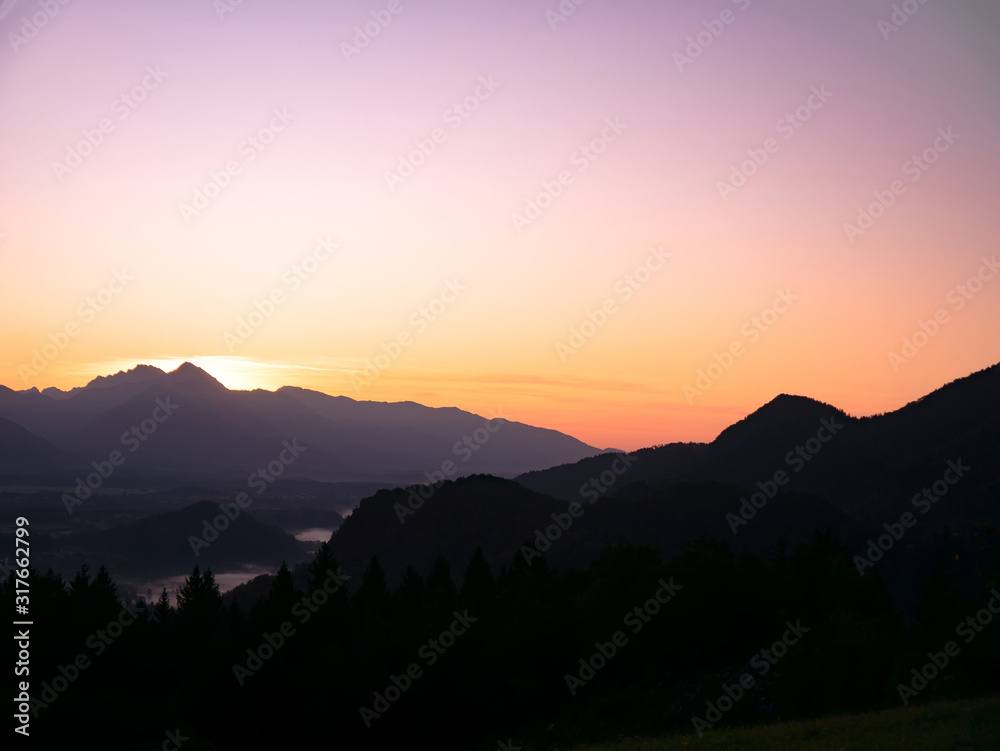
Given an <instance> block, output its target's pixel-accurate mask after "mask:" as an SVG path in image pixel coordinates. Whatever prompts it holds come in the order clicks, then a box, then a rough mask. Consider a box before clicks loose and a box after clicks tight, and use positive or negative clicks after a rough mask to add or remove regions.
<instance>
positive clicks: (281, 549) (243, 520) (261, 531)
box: [75, 501, 308, 576]
mask: <svg viewBox="0 0 1000 751" xmlns="http://www.w3.org/2000/svg"><path fill="white" fill-rule="evenodd" d="M220 513H221V512H220V510H219V506H218V505H217V504H214V503H211V502H209V501H199V502H198V503H194V504H192V505H190V506H187V507H185V508H183V509H179V510H177V511H168V512H166V513H162V514H155V515H153V516H149V517H146V518H144V519H139V520H138V521H135V522H133V523H131V524H127V525H124V526H120V527H114V528H112V529H108V530H106V531H104V532H101V533H99V534H97V535H96V536H93V537H90V538H88V539H85V540H82V541H76V542H75V545H76V546H80V547H82V548H83V549H85V550H86V552H87V555H88V556H91V557H93V558H95V559H98V560H101V561H102V562H104V563H105V564H106V565H107V566H108V567H109V568H111V569H113V570H114V571H117V572H121V573H122V574H125V575H128V574H132V573H140V574H142V575H146V576H155V575H159V574H163V575H169V574H175V573H176V572H178V571H184V572H187V571H190V570H191V569H192V568H193V567H194V566H195V565H196V564H197V565H200V566H201V567H202V568H205V567H206V566H209V567H211V568H212V569H214V570H215V571H226V570H231V569H239V568H240V567H242V566H244V565H247V564H254V565H258V566H267V567H274V568H277V567H278V566H279V565H280V564H281V562H282V561H287V562H288V563H289V565H291V564H293V563H296V562H299V561H303V560H305V559H306V558H307V557H308V554H307V552H306V547H305V546H304V545H303V544H302V543H300V542H298V541H297V540H296V539H295V538H294V537H292V536H291V535H289V534H286V533H285V532H282V531H281V530H280V529H278V528H277V527H274V526H269V525H265V524H261V523H260V522H258V521H257V520H256V519H254V518H253V516H252V514H251V513H250V512H247V511H242V512H241V513H240V515H239V516H238V517H236V519H235V520H233V521H232V522H230V523H229V524H228V526H227V527H226V528H225V529H224V530H223V531H222V532H219V533H218V535H217V537H216V538H215V539H213V540H212V541H210V542H209V544H207V545H205V546H201V545H200V544H198V543H196V545H197V546H198V554H197V555H195V552H194V549H193V546H192V545H191V543H190V537H192V536H195V537H201V536H205V535H204V532H203V530H204V528H205V522H206V521H208V522H209V523H211V520H213V519H214V518H215V517H217V516H219V515H220ZM205 539H207V536H205Z"/></svg>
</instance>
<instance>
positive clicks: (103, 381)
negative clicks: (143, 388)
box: [84, 364, 166, 389]
mask: <svg viewBox="0 0 1000 751" xmlns="http://www.w3.org/2000/svg"><path fill="white" fill-rule="evenodd" d="M164 375H166V373H164V372H163V371H162V370H160V369H159V368H157V367H156V366H154V365H143V364H139V365H136V366H135V367H134V368H132V369H131V370H119V371H118V372H117V373H115V374H114V375H106V376H97V378H94V379H93V380H92V381H91V382H90V383H88V384H87V385H86V386H84V388H85V389H100V388H107V387H108V386H115V385H118V384H122V383H142V382H143V381H151V380H153V379H154V378H159V377H161V376H164Z"/></svg>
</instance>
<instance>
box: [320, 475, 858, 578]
mask: <svg viewBox="0 0 1000 751" xmlns="http://www.w3.org/2000/svg"><path fill="white" fill-rule="evenodd" d="M412 490H413V488H405V489H396V490H391V491H390V490H382V491H379V492H378V493H376V494H375V495H374V496H372V497H371V498H366V499H365V500H364V501H362V502H361V505H360V506H359V507H358V508H357V509H355V511H354V513H353V514H351V516H349V517H348V518H347V519H345V520H344V523H343V525H341V527H340V529H339V530H338V531H337V532H335V533H334V535H333V537H332V538H331V540H330V546H331V548H332V551H333V554H334V556H335V557H336V559H337V560H338V561H339V562H340V563H341V565H342V566H343V567H344V570H345V571H347V572H348V573H351V574H358V575H360V573H361V572H362V571H364V569H365V567H366V566H367V564H368V562H369V561H370V560H371V557H372V556H377V557H378V559H379V562H380V563H381V564H382V567H383V568H384V569H385V571H386V574H387V575H388V577H389V578H390V580H391V581H395V580H398V579H399V577H400V576H401V575H402V573H403V571H404V569H405V568H406V566H407V565H413V566H414V567H415V568H416V569H417V570H418V571H427V570H430V568H431V566H432V564H433V562H434V559H435V558H436V557H437V555H438V554H442V555H444V557H445V558H446V559H447V560H448V562H449V563H450V564H451V566H452V570H453V571H455V570H457V569H459V568H460V567H462V566H464V565H465V564H466V562H467V561H468V559H469V558H471V557H472V554H473V553H474V552H475V550H476V548H477V547H482V549H483V552H484V554H485V556H486V560H487V562H489V564H490V566H491V568H493V569H494V570H499V569H500V568H502V567H503V566H508V565H510V563H511V561H512V560H513V559H514V558H515V557H517V556H518V555H522V557H523V554H522V553H521V552H520V551H521V546H522V545H524V544H528V545H529V546H530V545H535V546H536V550H539V551H542V552H543V554H544V557H545V559H546V560H547V561H548V562H549V563H550V564H551V565H554V566H556V567H558V568H568V567H586V566H587V565H589V564H590V563H591V562H592V561H594V560H595V559H596V558H597V557H598V556H599V555H600V554H601V553H602V552H603V551H604V549H605V548H606V547H607V546H608V545H612V544H616V543H629V544H634V545H645V546H649V547H652V548H654V549H656V550H658V551H659V552H660V553H661V554H662V555H663V556H664V557H666V558H670V557H673V556H676V555H680V554H681V553H682V552H683V551H684V550H685V549H686V548H687V547H688V545H689V544H690V542H691V541H692V540H696V539H704V538H714V539H717V540H727V541H731V543H732V547H733V548H734V550H736V551H738V552H755V553H758V554H761V555H767V554H770V553H771V552H772V551H773V550H774V547H775V545H776V544H777V543H778V540H779V538H785V540H786V541H787V543H788V544H789V545H793V544H795V543H798V542H808V541H809V540H810V539H811V538H812V537H813V534H814V532H815V531H816V530H820V531H824V532H825V531H830V532H833V533H834V534H836V535H837V536H838V538H839V539H840V540H841V541H851V542H855V543H857V542H860V541H861V540H863V539H864V537H863V531H864V530H863V528H862V527H861V525H859V524H858V523H856V522H854V521H852V520H851V519H850V518H849V517H848V516H846V515H845V514H843V513H842V512H840V511H838V510H837V509H835V508H833V507H832V506H831V505H830V504H829V503H827V502H826V501H824V500H823V499H821V498H817V497H815V496H811V495H808V494H805V493H796V492H784V491H783V492H780V493H778V494H777V495H776V496H775V497H774V498H773V499H771V500H769V502H768V506H767V507H766V513H763V512H761V513H760V514H759V519H754V523H753V524H747V525H745V527H744V528H741V529H740V534H739V535H737V536H736V537H735V538H734V536H733V534H732V530H731V528H730V523H729V522H728V521H727V514H731V513H739V507H740V498H741V496H743V495H746V493H745V492H744V491H743V490H741V489H739V488H735V487H732V486H727V485H721V484H718V483H682V484H675V485H669V484H668V485H661V486H655V487H654V486H635V485H633V486H630V487H628V488H627V489H625V490H623V491H622V492H620V493H618V494H617V495H615V496H613V497H607V496H605V497H601V498H598V499H596V500H595V502H594V503H592V504H591V503H590V501H589V499H590V498H593V497H594V496H589V497H588V499H583V498H578V499H577V500H578V501H579V502H580V505H581V508H580V509H578V510H577V513H578V516H577V517H576V518H574V517H572V516H570V515H569V514H568V513H567V512H568V504H567V503H566V502H565V501H561V500H558V499H556V498H552V497H551V496H547V495H543V494H540V493H536V492H534V491H532V490H528V489H527V488H524V487H523V486H521V485H519V484H518V483H516V482H513V481H510V480H502V479H500V478H496V477H489V476H485V475H476V476H474V477H466V478H463V479H461V480H458V481H456V482H448V483H444V484H443V485H441V486H440V487H439V488H437V489H436V490H435V491H434V492H433V494H430V497H429V498H428V499H426V500H423V503H422V505H421V501H420V500H413V501H412V502H411V501H410V500H409V499H411V498H412V496H411V491H412ZM423 490H424V492H425V494H428V493H429V491H428V490H427V488H424V489H423ZM413 506H418V507H419V508H417V509H416V510H414V508H413ZM553 515H557V517H558V520H561V522H562V524H561V525H560V526H556V525H557V524H558V520H557V519H553ZM546 528H551V533H550V534H549V537H550V538H553V537H554V538H555V539H548V540H546V539H545V538H544V537H539V534H538V532H539V530H541V531H542V535H545V529H546ZM525 562H526V563H530V560H528V559H525Z"/></svg>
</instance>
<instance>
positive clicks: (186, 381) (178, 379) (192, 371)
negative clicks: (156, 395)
mask: <svg viewBox="0 0 1000 751" xmlns="http://www.w3.org/2000/svg"><path fill="white" fill-rule="evenodd" d="M166 377H167V379H168V381H169V382H171V383H173V384H177V385H185V386H208V387H211V388H214V389H221V390H223V391H225V390H226V387H225V386H223V385H222V384H221V383H219V381H217V380H216V379H215V377H214V376H213V375H212V374H211V373H208V372H207V371H204V370H202V369H201V368H199V367H198V366H197V365H195V364H194V363H191V362H187V361H185V362H182V363H181V364H180V365H178V366H177V367H176V368H175V369H174V370H171V371H170V372H169V373H167V374H166Z"/></svg>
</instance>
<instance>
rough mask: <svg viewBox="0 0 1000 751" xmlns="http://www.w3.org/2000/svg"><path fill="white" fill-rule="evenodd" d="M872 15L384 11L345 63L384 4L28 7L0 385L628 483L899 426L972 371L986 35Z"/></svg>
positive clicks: (988, 16) (2, 100)
mask: <svg viewBox="0 0 1000 751" xmlns="http://www.w3.org/2000/svg"><path fill="white" fill-rule="evenodd" d="M552 5H553V6H555V5H557V3H552ZM202 6H203V7H202ZM744 6H745V7H744ZM876 6H877V7H875V6H873V5H872V4H871V3H869V2H861V0H848V1H847V2H844V3H840V4H837V5H836V6H833V5H831V6H830V7H822V8H816V7H810V8H806V7H803V4H801V3H794V2H791V0H783V1H782V2H777V3H769V4H766V6H765V4H763V3H760V4H758V3H756V2H746V1H745V0H741V2H739V3H727V2H717V3H715V4H714V5H712V6H711V7H710V8H709V7H707V6H704V7H702V6H697V7H683V8H675V7H664V6H663V5H662V4H654V3H647V2H625V3H621V4H616V5H612V4H607V3H603V4H602V3H593V4H590V3H588V4H587V5H585V6H581V7H580V8H579V9H578V11H577V12H576V13H574V15H573V16H572V17H571V18H569V19H568V20H567V22H566V23H565V24H558V25H557V26H556V28H551V26H550V23H549V21H548V20H546V16H545V12H544V11H545V8H544V7H542V6H539V5H538V4H537V3H528V2H514V3H510V4H504V5H503V6H502V7H501V6H498V7H495V8H494V7H490V8H488V9H487V8H479V7H470V6H469V5H468V4H461V3H457V2H443V3H441V4H440V5H434V6H427V5H425V4H421V5H416V4H414V5H413V6H412V7H410V6H408V5H407V6H406V7H405V12H403V13H401V14H400V15H398V16H397V17H395V18H394V20H393V22H392V24H391V25H390V26H388V27H387V28H385V29H384V30H383V31H382V32H381V33H380V35H379V36H378V37H377V38H375V39H373V40H372V41H371V43H370V45H368V46H366V47H365V48H364V49H363V51H362V52H361V54H358V55H356V56H351V58H350V59H349V60H348V59H346V57H345V55H344V52H343V48H342V47H341V46H340V43H341V42H342V41H345V40H350V39H351V38H352V37H353V36H354V35H355V31H354V29H355V27H356V26H357V25H359V24H361V25H363V24H364V23H365V21H366V19H367V20H370V18H371V16H370V12H371V11H373V10H374V11H377V10H378V9H379V8H381V7H382V4H380V3H377V2H373V3H362V4H359V5H356V6H355V5H351V6H343V7H341V6H337V7H334V6H331V5H330V4H328V3H303V4H301V7H299V6H296V7H297V9H298V10H297V11H296V12H294V13H290V12H286V11H284V10H282V9H279V8H276V7H271V6H268V5H265V4H254V3H244V4H242V5H241V6H239V7H238V8H236V9H235V10H234V11H233V12H232V13H231V14H227V15H226V16H225V17H224V18H222V19H219V18H218V17H216V14H215V13H214V12H213V11H212V10H211V7H212V6H211V4H210V3H203V4H202V5H201V6H198V7H195V6H194V5H193V4H192V5H190V6H188V5H183V6H176V7H174V6H171V7H170V9H169V10H168V9H158V8H154V7H149V8H139V7H137V6H135V4H130V3H124V2H120V1H118V0H110V1H109V2H104V3H101V4H99V5H97V6H89V5H85V4H80V5H77V4H69V5H66V6H60V11H59V14H58V16H57V17H55V18H53V19H52V21H51V22H50V23H49V25H47V26H46V27H45V28H44V29H41V30H39V33H38V34H37V36H34V37H32V38H31V39H30V40H29V41H28V43H26V44H23V45H20V46H18V47H17V49H16V50H15V49H13V48H12V46H7V47H5V48H3V49H2V50H0V57H3V58H4V59H2V60H0V104H2V105H3V106H4V109H3V111H4V112H7V113H8V114H7V116H6V117H4V118H2V119H0V128H2V134H3V138H0V164H3V165H4V168H3V170H2V171H0V259H2V264H3V271H4V273H3V274H2V275H0V320H2V321H3V324H2V325H3V336H2V339H0V383H3V384H5V385H7V386H9V387H11V388H15V389H22V388H29V387H38V388H44V387H47V386H57V387H60V388H69V387H72V386H77V385H81V384H83V383H85V382H86V381H88V380H89V379H90V378H92V377H93V376H96V375H100V374H106V373H110V372H115V371H117V370H119V369H122V368H129V367H132V366H134V365H135V364H136V363H139V362H151V363H154V364H159V365H161V366H162V367H172V366H173V365H176V364H178V363H180V362H182V361H183V360H193V361H194V362H196V363H197V364H199V365H202V366H203V367H205V369H207V370H209V372H211V373H213V374H214V375H216V376H217V377H218V378H219V379H220V380H221V381H222V382H223V383H225V384H227V385H229V386H230V387H234V388H252V387H257V386H259V387H263V388H276V387H278V386H280V385H284V384H291V385H298V386H304V387H309V388H314V389H318V390H321V391H325V392H327V393H332V394H345V395H348V396H352V397H356V398H362V399H375V400H403V399H412V400H414V401H418V402H421V403H424V404H428V405H432V406H452V405H453V406H458V407H462V408H464V409H468V410H471V411H474V412H478V413H485V412H487V411H488V410H489V409H491V408H497V407H502V408H503V409H504V410H505V411H506V412H507V413H508V414H510V415H511V417H512V418H513V419H517V420H520V421H523V422H528V423H532V424H536V425H541V426H545V427H551V428H555V429H559V430H563V431H565V432H568V433H571V434H572V435H575V436H577V437H579V438H581V439H582V440H585V441H587V442H588V443H591V444H593V445H596V446H599V447H607V446H615V447H619V448H625V449H634V448H638V447H640V446H645V445H650V444H655V443H664V442H669V441H675V440H706V439H711V438H713V437H714V436H715V435H716V434H717V433H718V432H719V430H721V429H722V428H723V427H725V426H726V425H728V424H730V423H732V422H733V421H735V420H737V419H739V418H740V417H742V416H744V415H746V414H747V413H749V412H750V411H752V410H754V409H756V408H757V407H759V406H760V405H761V404H763V403H765V402H766V401H768V400H770V399H771V398H773V397H774V396H775V395H777V394H778V393H782V392H786V393H795V394H803V395H808V396H812V397H814V398H817V399H821V400H823V401H827V402H831V403H833V404H835V405H837V406H839V407H841V408H842V409H845V410H846V411H848V412H850V413H853V414H867V413H872V412H878V411H885V410H890V409H894V408H897V407H899V406H901V405H902V404H904V403H906V402H907V401H909V400H912V399H914V398H917V397H919V396H921V395H923V394H924V393H927V392H929V391H931V390H933V389H934V388H937V387H939V386H941V385H942V384H944V383H946V382H948V381H950V380H952V379H954V378H957V377H961V376H963V375H967V374H968V373H970V372H972V371H974V370H978V369H980V368H983V367H986V366H988V365H991V364H993V363H994V362H996V361H998V360H1000V347H998V338H997V336H996V325H997V321H998V320H1000V281H996V280H995V279H993V278H992V276H993V275H994V272H993V271H991V270H990V269H991V268H992V266H991V265H990V264H984V261H983V260H982V259H983V257H985V258H986V259H992V258H993V257H994V253H995V249H996V237H997V233H996V227H997V224H996V207H997V199H998V198H1000V195H998V194H1000V190H998V188H997V181H996V174H997V172H998V167H1000V132H998V123H1000V111H998V110H1000V100H998V98H997V97H996V96H995V88H996V81H997V80H1000V49H998V48H997V46H996V44H995V37H996V32H997V30H998V29H1000V9H998V7H997V6H996V4H995V3H988V2H964V3H960V4H957V5H933V4H927V5H925V6H922V7H921V8H920V10H919V11H918V12H917V14H916V15H914V16H913V17H912V18H911V19H910V20H909V21H908V23H907V24H906V25H905V26H903V27H901V28H900V29H899V31H898V32H893V33H890V34H889V35H888V38H887V39H886V38H885V34H884V33H883V31H880V29H879V21H880V20H884V18H887V17H889V14H890V13H891V4H886V5H884V7H883V4H876ZM34 7H35V6H34V5H33V4H28V3H26V2H21V3H15V4H14V6H13V9H12V10H11V11H10V12H9V13H8V15H7V16H6V18H2V19H0V31H2V32H4V34H3V35H4V36H5V37H7V34H8V32H16V31H17V30H18V29H19V28H20V27H21V25H22V16H23V15H24V13H27V12H28V11H29V10H32V9H34ZM725 9H732V11H733V14H734V15H733V19H734V20H733V22H732V23H731V24H729V25H726V26H725V27H724V29H723V30H722V31H721V33H720V34H719V35H718V36H713V37H712V39H711V43H710V44H709V45H708V46H706V47H704V48H703V49H702V50H701V51H700V52H699V54H698V55H697V57H694V56H692V57H691V58H690V60H691V62H690V64H685V63H683V62H682V63H681V65H680V67H681V68H682V69H681V70H679V69H678V62H677V60H678V58H676V57H675V53H678V52H680V53H683V52H684V51H685V50H688V48H689V47H690V45H691V44H692V42H691V41H689V40H688V37H691V39H692V40H694V42H693V43H694V44H695V45H696V46H697V44H698V42H697V37H698V35H699V33H701V32H704V31H705V30H706V29H708V28H716V27H713V26H712V21H713V19H716V18H718V17H719V14H720V13H721V12H722V11H723V10H725ZM706 23H707V24H708V26H706ZM708 33H709V34H711V32H708ZM702 38H703V39H707V37H704V36H703V37H702ZM8 40H9V38H8ZM778 40H780V42H779V41H778ZM261 49H265V50H268V51H269V52H273V53H275V54H267V55H262V54H259V52H258V51H259V50H261ZM844 50H850V51H851V52H850V54H845V53H844ZM691 51H697V50H696V49H695V50H691ZM691 51H688V54H690V53H691ZM949 129H950V131H949ZM942 133H944V134H946V135H942ZM88 140H90V141H97V142H98V143H97V145H96V146H91V145H90V144H88V143H87V141H88ZM421 150H422V151H421ZM81 154H83V155H82V156H81ZM77 157H79V161H78V162H77V161H76V158H77ZM915 157H916V159H915ZM747 160H751V161H747ZM753 160H756V163H755V162H754V161H753ZM407 163H409V166H408V165H407ZM72 165H76V166H72ZM401 165H402V166H401ZM227 168H228V171H227ZM411 168H412V169H411ZM734 170H736V171H742V172H743V173H745V174H746V175H749V176H747V177H746V180H745V184H744V181H743V178H742V177H741V176H739V175H737V176H736V178H735V180H734V179H733V178H734ZM389 173H394V174H395V177H392V176H391V175H389V176H388V177H387V175H388V174H389ZM400 175H402V177H400ZM723 181H726V182H728V183H730V185H729V187H728V188H727V187H725V186H722V185H721V183H722V182H723ZM213 183H215V185H221V186H222V187H220V188H218V189H217V188H216V187H214V186H213ZM733 185H736V186H737V187H735V188H734V187H733ZM894 185H895V188H896V191H895V192H893V188H894ZM199 191H200V192H201V194H202V196H207V197H205V198H200V197H198V195H197V194H198V192H199ZM879 196H881V198H879ZM877 200H881V201H882V202H883V203H889V204H891V205H889V207H888V208H887V209H884V210H883V208H882V207H881V206H879V205H875V206H874V207H873V208H872V212H873V213H875V214H878V215H879V216H878V218H876V219H874V220H873V222H872V223H871V225H870V228H868V229H865V230H864V232H863V233H860V234H859V233H858V232H855V231H853V230H851V229H850V228H845V225H846V224H854V225H856V226H858V227H859V228H860V227H862V226H869V225H867V224H866V223H865V224H862V225H858V222H859V221H862V222H866V220H859V218H858V217H859V210H860V209H861V208H862V207H869V206H871V205H872V204H873V202H875V201H877ZM529 201H534V202H535V205H536V206H537V205H539V204H541V205H542V208H539V209H538V210H537V213H536V210H535V208H532V207H531V206H530V205H529ZM199 207H200V208H199ZM324 238H325V239H324ZM334 246H336V247H334ZM654 251H656V252H654ZM991 263H992V262H991ZM116 273H117V274H118V281H115V278H116V277H115V274H116ZM977 274H981V276H980V277H979V279H980V281H979V282H974V283H973V285H972V286H973V287H975V288H976V291H974V292H973V291H971V288H965V289H964V290H960V289H959V285H966V284H967V283H968V280H969V279H970V278H972V277H975V275H977ZM996 275H998V276H1000V274H996ZM988 276H989V277H990V278H988V279H987V277H988ZM109 285H110V286H109ZM272 294H273V295H275V297H274V298H272V300H271V302H270V303H267V302H262V301H266V300H267V299H268V298H269V297H270V296H271V295H272ZM776 300H777V301H778V302H777V305H775V302H776ZM789 301H790V304H789ZM258 303H259V304H260V308H262V309H264V311H265V312H268V311H269V314H268V315H266V316H265V315H263V314H260V319H259V321H258V320H257V319H253V321H248V323H247V324H246V326H247V328H244V329H243V334H248V335H247V336H244V335H243V334H240V333H239V331H240V329H239V326H240V321H241V320H247V319H248V318H249V317H251V316H252V315H257V314H256V313H255V309H256V308H255V306H257V305H258ZM268 305H271V306H273V310H269V308H268ZM938 311H944V313H943V314H940V315H942V316H945V317H946V318H942V319H941V320H944V322H943V323H939V324H938V325H937V328H936V329H935V328H934V326H933V325H931V324H925V328H928V329H930V330H933V332H934V333H933V336H927V337H926V341H925V342H923V345H922V346H919V347H917V348H916V349H915V350H914V352H913V353H914V356H913V357H912V358H910V357H907V358H906V361H905V363H903V364H900V361H899V360H898V359H896V360H892V359H891V358H890V353H893V352H895V353H897V354H898V353H899V352H901V350H902V347H903V339H904V338H905V337H912V336H913V335H914V334H915V333H916V332H920V330H921V322H922V321H928V320H932V319H933V318H934V316H935V315H936V314H938ZM254 321H256V324H259V325H256V324H254ZM574 329H576V330H578V331H580V330H581V329H583V331H582V333H581V334H579V338H574V335H573V333H572V332H573V330H574ZM923 336H924V335H923V334H922V333H921V334H918V336H917V338H918V339H921V340H922V337H923ZM400 341H405V342H407V343H406V344H405V345H403V344H399V342H400ZM392 342H396V343H397V345H396V346H398V352H395V350H394V347H393V345H392V344H391V343H392ZM577 345H581V346H577ZM733 351H735V352H738V353H739V354H732V352H733ZM386 352H388V354H386ZM725 352H730V354H729V355H724V354H723V353H725ZM394 353H395V354H394ZM380 354H381V355H382V357H383V359H382V360H381V361H380V362H383V363H384V364H385V366H386V367H385V368H384V369H383V368H376V370H374V371H370V372H369V378H368V382H367V383H365V384H363V385H359V380H358V379H359V378H361V377H363V375H362V374H363V371H364V369H365V367H366V366H365V361H366V360H372V361H374V360H375V359H376V358H377V357H378V356H379V355H380ZM717 355H718V357H716V356H717ZM38 358H41V359H38ZM730 358H731V362H730ZM33 361H34V364H33ZM719 361H721V362H722V364H719V365H716V363H718V362H719ZM726 363H728V364H729V367H724V366H725V364H726ZM39 366H41V367H39ZM709 369H712V370H711V372H712V373H714V374H716V375H717V377H711V374H710V373H709V372H708V371H709ZM699 371H705V372H706V374H705V377H703V378H702V380H701V384H702V386H706V385H707V388H700V387H699V386H698V379H699ZM372 375H376V376H377V377H374V378H373V377H371V376H372ZM706 378H707V380H705V379H706ZM686 387H687V388H686ZM692 387H693V388H695V389H698V391H700V392H701V393H694V392H693V391H692V390H691V389H692Z"/></svg>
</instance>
